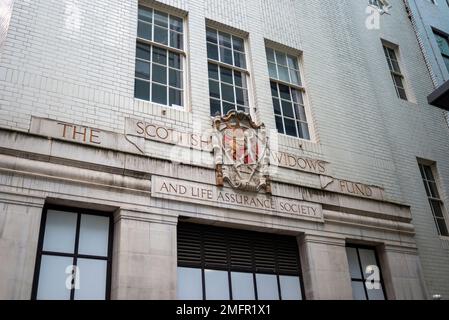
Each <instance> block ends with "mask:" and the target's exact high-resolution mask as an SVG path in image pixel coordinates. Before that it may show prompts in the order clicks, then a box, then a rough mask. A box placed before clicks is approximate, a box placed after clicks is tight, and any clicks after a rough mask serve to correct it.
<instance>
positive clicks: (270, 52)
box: [265, 48, 274, 62]
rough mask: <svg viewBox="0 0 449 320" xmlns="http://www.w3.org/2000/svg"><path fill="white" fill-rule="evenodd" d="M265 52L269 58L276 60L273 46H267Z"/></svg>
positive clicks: (269, 59)
mask: <svg viewBox="0 0 449 320" xmlns="http://www.w3.org/2000/svg"><path fill="white" fill-rule="evenodd" d="M265 52H266V54H267V60H268V61H272V62H274V51H273V49H271V48H266V49H265Z"/></svg>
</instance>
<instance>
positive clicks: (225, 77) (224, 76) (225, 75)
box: [220, 67, 232, 84]
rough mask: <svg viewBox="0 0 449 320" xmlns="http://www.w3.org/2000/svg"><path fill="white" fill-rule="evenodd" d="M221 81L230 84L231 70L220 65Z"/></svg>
mask: <svg viewBox="0 0 449 320" xmlns="http://www.w3.org/2000/svg"><path fill="white" fill-rule="evenodd" d="M220 77H221V81H223V82H227V83H230V84H232V70H231V69H228V68H224V67H220Z"/></svg>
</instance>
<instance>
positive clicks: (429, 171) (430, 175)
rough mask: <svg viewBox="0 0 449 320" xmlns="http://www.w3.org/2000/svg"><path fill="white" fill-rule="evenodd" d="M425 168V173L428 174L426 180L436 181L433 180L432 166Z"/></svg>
mask: <svg viewBox="0 0 449 320" xmlns="http://www.w3.org/2000/svg"><path fill="white" fill-rule="evenodd" d="M423 167H424V173H425V174H426V178H427V180H429V181H435V179H434V178H433V173H432V168H431V167H430V166H423Z"/></svg>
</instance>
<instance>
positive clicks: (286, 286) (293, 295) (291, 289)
mask: <svg viewBox="0 0 449 320" xmlns="http://www.w3.org/2000/svg"><path fill="white" fill-rule="evenodd" d="M279 283H280V284H281V297H282V300H302V295H301V285H300V283H299V277H295V276H279Z"/></svg>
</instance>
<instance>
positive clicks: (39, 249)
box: [31, 204, 114, 300]
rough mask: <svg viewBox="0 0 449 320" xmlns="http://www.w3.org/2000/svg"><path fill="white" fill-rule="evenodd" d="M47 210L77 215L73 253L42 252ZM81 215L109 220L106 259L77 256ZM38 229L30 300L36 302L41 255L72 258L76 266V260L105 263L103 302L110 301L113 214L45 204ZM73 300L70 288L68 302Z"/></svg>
mask: <svg viewBox="0 0 449 320" xmlns="http://www.w3.org/2000/svg"><path fill="white" fill-rule="evenodd" d="M48 210H58V211H64V212H70V213H75V214H76V215H77V220H76V231H75V248H74V252H73V253H62V252H53V251H45V250H43V245H44V236H45V229H46V222H47V212H48ZM83 214H85V215H93V216H101V217H107V218H109V231H108V252H107V257H106V258H105V257H103V256H95V255H86V254H78V246H79V235H80V224H81V215H83ZM39 228H40V229H39V238H38V245H37V252H36V260H35V261H36V262H35V266H34V275H33V284H32V289H31V300H37V292H38V288H39V275H40V268H41V261H42V255H49V256H58V257H68V258H73V265H76V263H77V260H78V258H81V259H91V260H103V261H106V288H105V300H110V299H111V282H112V251H113V240H114V239H113V235H114V219H113V214H112V213H111V212H105V211H96V210H91V209H83V208H76V207H69V206H64V205H53V204H45V205H44V207H43V210H42V215H41V222H40V227H39ZM74 298H75V289H74V288H72V289H71V290H70V299H69V300H75V299H74Z"/></svg>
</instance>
